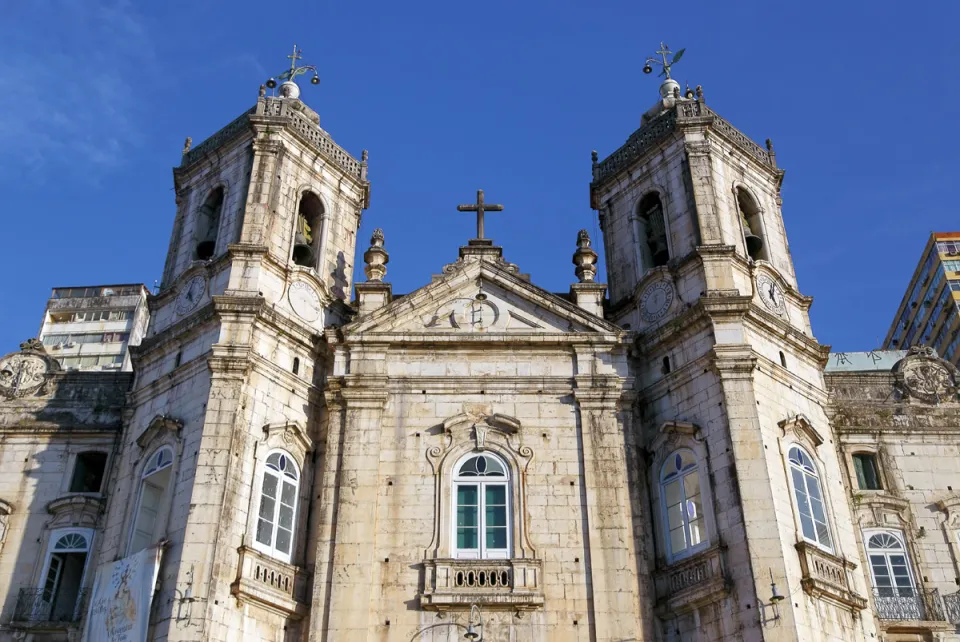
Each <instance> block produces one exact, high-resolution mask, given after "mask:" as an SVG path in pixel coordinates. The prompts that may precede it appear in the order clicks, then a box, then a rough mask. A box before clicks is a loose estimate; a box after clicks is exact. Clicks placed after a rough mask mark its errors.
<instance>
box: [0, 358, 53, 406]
mask: <svg viewBox="0 0 960 642" xmlns="http://www.w3.org/2000/svg"><path fill="white" fill-rule="evenodd" d="M48 370H49V365H48V364H47V362H46V360H44V358H43V357H40V356H38V355H35V354H22V353H21V354H13V355H10V356H9V357H6V358H5V359H3V360H2V361H0V393H3V394H4V395H6V396H8V397H13V398H16V397H23V396H25V395H29V394H32V393H34V392H36V391H37V390H39V389H40V388H41V387H42V386H43V384H44V382H46V374H47V371H48Z"/></svg>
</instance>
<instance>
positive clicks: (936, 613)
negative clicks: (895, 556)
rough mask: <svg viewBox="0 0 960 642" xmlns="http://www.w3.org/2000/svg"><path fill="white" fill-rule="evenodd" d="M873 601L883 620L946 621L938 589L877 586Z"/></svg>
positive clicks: (874, 590)
mask: <svg viewBox="0 0 960 642" xmlns="http://www.w3.org/2000/svg"><path fill="white" fill-rule="evenodd" d="M873 603H874V605H875V606H876V609H877V616H879V618H880V619H881V620H901V621H903V620H923V621H928V622H944V621H946V617H945V614H944V603H943V601H942V598H941V597H940V591H938V590H937V589H921V588H900V589H898V588H893V587H888V588H879V589H878V588H875V589H873Z"/></svg>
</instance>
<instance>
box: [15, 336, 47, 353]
mask: <svg viewBox="0 0 960 642" xmlns="http://www.w3.org/2000/svg"><path fill="white" fill-rule="evenodd" d="M20 349H21V350H23V351H27V350H32V351H34V352H46V351H47V349H46V348H45V347H44V346H43V341H41V340H40V339H27V340H26V341H24V342H23V343H21V344H20Z"/></svg>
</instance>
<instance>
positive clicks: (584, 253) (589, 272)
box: [573, 230, 597, 283]
mask: <svg viewBox="0 0 960 642" xmlns="http://www.w3.org/2000/svg"><path fill="white" fill-rule="evenodd" d="M573 264H574V265H575V266H577V267H576V269H575V270H574V273H575V274H576V275H577V278H578V279H579V280H580V282H581V283H592V282H593V279H594V277H596V276H597V265H596V264H597V253H596V252H594V251H593V249H592V248H591V247H590V234H589V233H588V232H587V231H586V230H580V232H579V233H578V234H577V251H576V252H574V253H573Z"/></svg>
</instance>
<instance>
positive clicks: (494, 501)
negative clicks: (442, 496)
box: [453, 453, 510, 559]
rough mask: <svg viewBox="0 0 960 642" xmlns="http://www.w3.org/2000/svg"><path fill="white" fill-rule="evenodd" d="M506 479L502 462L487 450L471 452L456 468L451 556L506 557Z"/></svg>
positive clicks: (508, 555) (507, 489) (505, 468)
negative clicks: (454, 518)
mask: <svg viewBox="0 0 960 642" xmlns="http://www.w3.org/2000/svg"><path fill="white" fill-rule="evenodd" d="M509 482H510V475H509V471H508V468H507V466H506V464H504V462H503V460H501V459H500V458H499V457H496V456H494V455H491V454H489V453H483V454H480V455H474V454H471V455H469V456H468V457H467V458H466V459H465V460H464V461H462V462H461V463H460V464H459V466H458V467H457V468H456V472H455V473H454V478H453V496H454V502H455V507H454V514H455V515H456V520H455V521H454V536H453V541H454V557H458V558H462V559H506V558H508V557H510V493H509Z"/></svg>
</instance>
